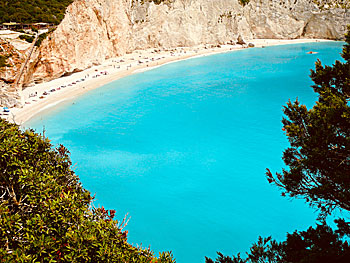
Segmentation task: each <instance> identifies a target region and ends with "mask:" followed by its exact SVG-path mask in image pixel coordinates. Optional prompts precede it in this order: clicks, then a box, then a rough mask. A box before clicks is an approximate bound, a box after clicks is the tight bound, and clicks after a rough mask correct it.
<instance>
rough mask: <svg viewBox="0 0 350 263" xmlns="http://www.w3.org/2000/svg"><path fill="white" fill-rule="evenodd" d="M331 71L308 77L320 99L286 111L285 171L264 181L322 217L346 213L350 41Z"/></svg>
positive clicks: (349, 206)
mask: <svg viewBox="0 0 350 263" xmlns="http://www.w3.org/2000/svg"><path fill="white" fill-rule="evenodd" d="M346 42H347V43H346V45H345V46H344V48H343V53H342V57H343V58H344V60H345V63H343V62H340V61H336V62H335V63H334V65H333V66H323V65H322V64H321V62H320V61H319V60H318V61H317V62H316V69H315V71H314V70H312V71H311V79H312V81H313V82H314V85H313V86H312V87H313V89H314V91H315V92H316V93H318V95H319V98H318V101H317V102H316V105H315V106H314V107H313V108H312V109H309V110H308V109H307V108H306V106H305V105H302V104H300V102H299V101H298V100H296V101H295V102H293V103H292V102H290V101H289V102H288V104H287V106H285V107H284V113H285V115H286V117H285V118H283V120H282V122H283V129H284V130H285V131H286V135H287V137H288V140H289V142H290V147H289V148H287V149H286V150H285V151H284V153H283V160H284V162H285V164H286V165H287V166H288V167H289V170H287V169H283V171H282V173H277V174H276V176H273V175H272V173H271V172H270V171H269V170H268V172H267V177H268V180H269V182H270V183H274V184H275V185H277V186H279V187H280V188H281V189H282V190H283V195H289V196H290V197H302V198H304V199H305V200H306V201H307V202H309V204H311V205H313V206H315V207H317V208H318V209H320V211H321V214H320V215H321V216H323V217H324V216H326V215H328V214H330V213H331V212H332V211H333V210H334V209H335V208H341V209H344V210H346V211H348V212H349V211H350V107H349V104H348V103H349V100H350V35H349V33H348V34H346Z"/></svg>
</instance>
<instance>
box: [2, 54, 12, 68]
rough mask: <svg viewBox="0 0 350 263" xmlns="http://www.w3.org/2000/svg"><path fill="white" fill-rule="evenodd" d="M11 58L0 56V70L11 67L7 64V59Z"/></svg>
mask: <svg viewBox="0 0 350 263" xmlns="http://www.w3.org/2000/svg"><path fill="white" fill-rule="evenodd" d="M9 57H10V56H9V55H0V68H3V67H7V66H9V64H7V59H8V58H9Z"/></svg>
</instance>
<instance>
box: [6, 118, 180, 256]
mask: <svg viewBox="0 0 350 263" xmlns="http://www.w3.org/2000/svg"><path fill="white" fill-rule="evenodd" d="M71 165H72V163H71V160H70V158H69V151H68V150H67V149H66V148H65V147H63V146H62V145H59V146H58V147H57V148H55V149H53V148H52V145H51V144H50V141H49V140H48V139H46V138H43V137H41V136H40V135H38V134H36V133H34V131H33V130H25V131H22V130H20V129H19V128H18V126H17V125H15V124H10V123H8V122H7V121H5V120H3V119H1V118H0V244H1V246H0V259H1V261H2V262H174V261H173V260H172V257H171V255H170V254H169V253H163V254H161V258H160V259H159V260H158V259H156V258H155V257H154V256H153V254H152V252H151V251H149V250H144V249H141V248H135V247H133V246H131V245H129V244H128V243H127V232H125V231H123V230H122V226H121V224H120V223H119V222H118V221H117V220H115V219H114V215H115V211H113V210H109V211H108V210H105V209H104V208H103V207H102V208H93V207H92V200H93V198H92V197H91V195H90V193H89V192H88V191H87V190H85V189H84V188H83V187H82V185H81V184H80V182H79V179H78V177H77V175H75V173H74V172H73V171H72V170H71Z"/></svg>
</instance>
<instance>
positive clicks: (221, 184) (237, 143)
mask: <svg viewBox="0 0 350 263" xmlns="http://www.w3.org/2000/svg"><path fill="white" fill-rule="evenodd" d="M342 45H343V43H341V42H338V43H318V44H315V43H314V44H303V45H299V44H298V45H286V46H279V47H268V48H264V49H261V48H260V49H259V48H256V49H246V50H242V51H239V52H232V53H228V54H220V55H215V56H209V57H202V58H197V59H191V60H187V61H181V62H177V63H172V64H168V65H166V66H163V67H160V68H157V69H155V70H151V71H148V72H143V73H140V74H137V75H133V76H129V77H126V78H123V79H121V80H118V81H116V82H113V83H110V84H109V85H106V86H105V87H103V88H99V89H97V90H94V91H91V92H88V93H86V94H85V95H83V96H81V97H79V98H77V99H74V100H72V101H69V102H66V103H65V104H64V105H61V106H59V107H56V108H54V109H51V110H49V111H47V112H45V113H43V114H42V115H40V116H38V117H36V118H35V119H33V120H31V121H30V122H29V123H27V126H29V127H34V128H36V129H37V130H38V131H42V127H43V126H45V129H46V134H47V136H48V137H49V138H51V139H52V141H53V143H55V144H58V143H62V144H64V145H65V146H66V147H67V148H68V149H69V150H70V151H71V157H72V160H73V163H76V167H75V171H76V173H77V174H78V175H79V176H80V178H81V181H82V182H83V185H84V186H85V188H87V189H89V190H90V191H91V192H92V193H93V194H94V193H96V199H97V201H96V205H103V206H105V207H107V208H110V209H111V208H115V209H116V210H117V213H118V215H119V216H118V218H119V219H122V218H123V216H124V215H125V214H126V213H129V215H130V216H131V220H130V222H129V224H128V226H127V229H128V230H129V241H130V242H132V243H134V244H140V243H142V244H143V246H144V247H148V246H149V245H151V248H152V249H153V250H154V251H156V252H158V251H165V250H172V251H173V253H174V255H175V257H176V259H177V262H179V263H186V262H188V263H195V262H204V256H210V257H215V255H216V251H221V252H223V253H225V254H229V255H232V254H236V253H237V252H244V251H246V250H247V249H248V248H249V246H250V245H251V243H252V242H255V241H256V240H257V237H258V236H259V235H263V236H268V235H272V236H273V237H274V238H277V239H284V238H285V235H286V232H287V231H289V232H291V231H294V230H295V229H298V230H304V229H306V228H307V227H308V226H310V225H314V223H315V218H316V214H315V213H314V211H313V210H312V209H310V208H308V207H307V205H306V204H304V202H303V201H302V200H293V201H291V200H289V199H288V198H283V197H281V196H280V192H279V191H278V189H277V188H276V187H274V186H272V185H269V184H268V183H267V180H266V179H265V169H266V168H270V169H271V170H272V171H280V170H281V167H282V166H283V162H282V161H281V156H282V151H283V149H284V148H286V146H287V145H288V143H287V140H286V137H285V135H284V134H283V132H282V131H281V128H282V125H281V118H282V107H283V105H285V103H286V102H287V101H288V99H289V98H291V99H292V100H294V99H295V98H296V97H298V98H299V99H300V100H301V101H302V102H303V103H305V104H306V105H307V106H308V107H310V106H312V105H313V103H314V101H315V99H316V96H315V94H314V93H313V91H312V89H311V88H310V85H311V81H310V80H309V77H308V75H309V73H310V71H309V70H310V69H311V68H314V62H315V61H316V59H317V58H320V59H321V61H322V62H323V63H326V64H331V63H333V62H334V60H335V59H340V55H339V53H340V52H341V47H342ZM310 50H313V51H317V52H319V53H318V54H314V55H308V54H306V52H308V51H310Z"/></svg>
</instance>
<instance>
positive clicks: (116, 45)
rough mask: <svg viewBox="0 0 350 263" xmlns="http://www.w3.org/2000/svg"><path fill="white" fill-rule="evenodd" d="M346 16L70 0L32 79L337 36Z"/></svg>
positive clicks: (302, 6)
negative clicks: (147, 57) (152, 54)
mask: <svg viewBox="0 0 350 263" xmlns="http://www.w3.org/2000/svg"><path fill="white" fill-rule="evenodd" d="M346 24H350V14H348V13H347V10H346V9H342V8H337V7H335V8H328V9H325V8H324V7H323V8H321V7H319V5H316V4H314V2H313V1H310V0H251V1H250V3H249V4H248V5H246V6H244V7H243V6H242V5H241V4H240V3H239V2H238V1H237V0H215V1H212V0H171V1H167V2H166V3H161V4H159V5H156V4H154V3H153V2H150V1H145V0H142V1H141V0H139V1H137V0H76V1H75V2H74V3H73V4H72V5H70V6H69V7H68V9H67V12H66V16H65V18H64V20H63V21H62V23H61V24H60V25H59V27H58V28H57V30H56V31H55V32H54V33H53V34H52V35H51V36H50V37H49V38H48V39H47V40H45V41H44V42H43V44H42V47H41V49H40V52H39V54H38V57H37V60H36V61H35V63H33V65H32V68H33V70H32V71H33V72H34V75H33V80H35V81H45V80H48V79H52V78H56V77H59V76H62V75H64V74H69V73H72V72H76V71H80V70H83V69H85V68H88V67H91V66H93V65H95V64H100V63H101V62H103V61H104V60H106V59H108V58H110V57H115V56H119V55H122V54H125V53H127V52H132V51H133V50H135V49H145V48H152V47H155V48H170V47H175V46H194V45H199V44H203V43H208V44H223V43H226V42H228V41H232V40H236V39H237V37H238V36H239V35H241V36H242V37H243V38H244V39H248V40H249V39H252V38H279V39H294V38H328V39H340V38H342V37H343V35H344V33H345V30H346Z"/></svg>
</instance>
